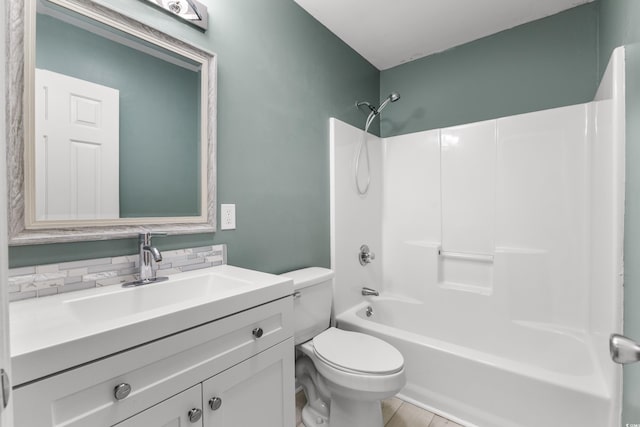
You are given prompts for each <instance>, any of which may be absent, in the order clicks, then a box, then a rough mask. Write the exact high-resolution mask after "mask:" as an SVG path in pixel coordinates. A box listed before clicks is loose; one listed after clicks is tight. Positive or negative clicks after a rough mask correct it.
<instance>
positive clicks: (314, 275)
mask: <svg viewBox="0 0 640 427" xmlns="http://www.w3.org/2000/svg"><path fill="white" fill-rule="evenodd" d="M282 276H285V277H288V278H290V279H293V288H294V294H293V297H294V299H293V316H294V322H295V323H294V328H295V330H294V341H295V344H296V345H298V344H302V343H303V342H305V341H308V340H310V339H311V338H313V337H315V336H316V335H318V334H319V333H320V332H322V331H324V330H325V329H327V328H328V327H329V322H330V320H331V303H332V301H333V270H329V269H328V268H322V267H309V268H303V269H302V270H295V271H290V272H288V273H283V274H282Z"/></svg>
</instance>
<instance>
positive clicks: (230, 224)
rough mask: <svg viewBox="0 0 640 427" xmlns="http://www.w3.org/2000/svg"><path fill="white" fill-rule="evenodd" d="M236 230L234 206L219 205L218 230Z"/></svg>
mask: <svg viewBox="0 0 640 427" xmlns="http://www.w3.org/2000/svg"><path fill="white" fill-rule="evenodd" d="M235 229H236V205H235V204H221V205H220V230H235Z"/></svg>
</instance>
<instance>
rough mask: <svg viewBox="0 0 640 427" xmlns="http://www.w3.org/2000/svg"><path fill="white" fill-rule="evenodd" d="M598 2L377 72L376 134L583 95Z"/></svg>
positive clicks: (592, 66)
mask: <svg viewBox="0 0 640 427" xmlns="http://www.w3.org/2000/svg"><path fill="white" fill-rule="evenodd" d="M597 23H598V8H597V4H596V3H589V4H586V5H584V6H580V7H576V8H573V9H570V10H567V11H565V12H562V13H559V14H556V15H553V16H550V17H547V18H544V19H540V20H538V21H534V22H531V23H528V24H524V25H520V26H518V27H515V28H512V29H510V30H506V31H503V32H500V33H497V34H494V35H491V36H488V37H485V38H482V39H480V40H476V41H473V42H470V43H467V44H464V45H462V46H458V47H455V48H453V49H450V50H447V51H444V52H442V53H438V54H435V55H431V56H428V57H426V58H423V59H419V60H416V61H413V62H410V63H407V64H403V65H400V66H398V67H395V68H391V69H389V70H385V71H383V72H382V75H381V78H380V88H381V90H380V94H381V96H382V97H384V96H386V94H388V93H390V92H392V91H394V90H396V91H398V92H400V94H401V95H402V99H401V100H400V102H396V103H395V104H393V106H391V107H389V108H387V109H385V111H384V112H383V113H382V121H381V133H382V135H383V136H393V135H401V134H406V133H410V132H418V131H422V130H427V129H436V128H441V127H447V126H453V125H457V124H463V123H471V122H476V121H480V120H486V119H492V118H497V117H503V116H510V115H514V114H520V113H526V112H531V111H537V110H543V109H547V108H554V107H559V106H564V105H570V104H576V103H581V102H587V101H591V100H592V99H593V95H594V93H595V90H596V88H597V83H598V72H597V43H598V25H597Z"/></svg>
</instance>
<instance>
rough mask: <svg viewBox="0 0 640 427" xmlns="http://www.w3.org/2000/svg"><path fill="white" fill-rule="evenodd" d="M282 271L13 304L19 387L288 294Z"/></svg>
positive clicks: (205, 273) (234, 270) (203, 274)
mask: <svg viewBox="0 0 640 427" xmlns="http://www.w3.org/2000/svg"><path fill="white" fill-rule="evenodd" d="M292 293H293V282H292V281H291V280H290V279H285V278H284V277H282V276H276V275H272V274H267V273H261V272H257V271H252V270H247V269H243V268H238V267H233V266H229V265H221V266H217V267H211V268H206V269H202V270H196V271H190V272H186V273H180V274H175V275H172V276H170V277H169V280H167V281H164V282H157V283H150V284H147V285H141V286H137V287H132V288H123V287H120V286H117V285H114V286H108V287H104V288H95V289H88V290H84V291H78V292H73V293H68V294H60V295H55V296H50V297H45V298H37V299H32V300H26V301H18V302H14V303H11V304H10V321H11V322H10V323H11V356H12V364H13V372H14V384H15V385H20V384H24V383H27V382H31V381H34V380H36V379H39V378H42V377H45V376H47V375H51V374H54V373H57V372H60V371H63V370H65V369H69V368H71V367H74V366H78V365H81V364H83V363H87V362H91V361H94V360H97V359H100V358H102V357H105V356H109V355H112V354H115V353H118V352H121V351H124V350H126V349H129V348H131V347H135V346H138V345H140V344H144V343H147V342H150V341H154V340H157V339H159V338H162V337H165V336H167V335H171V334H174V333H177V332H180V331H183V330H186V329H189V328H193V327H195V326H198V325H202V324H204V323H208V322H212V321H214V320H216V319H220V318H222V317H226V316H229V315H231V314H233V313H238V312H240V311H243V310H246V309H248V308H250V307H255V306H257V305H260V304H264V303H267V302H269V301H274V300H276V299H280V298H283V297H286V296H288V295H291V294H292Z"/></svg>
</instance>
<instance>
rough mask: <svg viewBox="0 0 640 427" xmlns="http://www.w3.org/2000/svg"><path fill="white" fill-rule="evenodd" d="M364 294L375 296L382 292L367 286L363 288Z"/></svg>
mask: <svg viewBox="0 0 640 427" xmlns="http://www.w3.org/2000/svg"><path fill="white" fill-rule="evenodd" d="M362 295H364V296H370V295H371V296H374V297H377V296H379V295H380V293H379V292H378V291H376V290H375V289H371V288H367V287H366V286H365V287H363V288H362Z"/></svg>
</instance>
